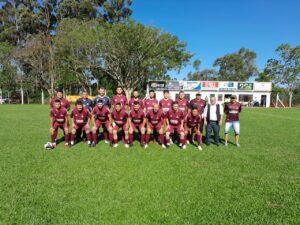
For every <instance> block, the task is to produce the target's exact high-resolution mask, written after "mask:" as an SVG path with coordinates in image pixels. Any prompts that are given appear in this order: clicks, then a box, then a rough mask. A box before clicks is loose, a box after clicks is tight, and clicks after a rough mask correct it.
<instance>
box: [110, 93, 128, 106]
mask: <svg viewBox="0 0 300 225" xmlns="http://www.w3.org/2000/svg"><path fill="white" fill-rule="evenodd" d="M117 103H120V104H121V106H122V108H123V109H125V106H126V105H128V101H127V98H126V96H125V95H115V96H114V97H113V98H112V101H111V104H112V106H113V107H115V106H116V104H117Z"/></svg>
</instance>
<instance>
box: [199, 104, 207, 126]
mask: <svg viewBox="0 0 300 225" xmlns="http://www.w3.org/2000/svg"><path fill="white" fill-rule="evenodd" d="M206 116H207V106H205V108H204V111H203V113H202V115H201V114H200V118H201V117H202V118H203V119H204V125H205V126H206V125H207V118H206Z"/></svg>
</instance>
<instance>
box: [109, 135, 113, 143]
mask: <svg viewBox="0 0 300 225" xmlns="http://www.w3.org/2000/svg"><path fill="white" fill-rule="evenodd" d="M109 141H110V143H112V142H113V134H109Z"/></svg>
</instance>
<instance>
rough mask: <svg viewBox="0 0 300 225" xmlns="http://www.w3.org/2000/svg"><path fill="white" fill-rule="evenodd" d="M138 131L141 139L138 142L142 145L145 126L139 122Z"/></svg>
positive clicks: (143, 143)
mask: <svg viewBox="0 0 300 225" xmlns="http://www.w3.org/2000/svg"><path fill="white" fill-rule="evenodd" d="M139 131H140V134H141V140H140V143H141V145H142V146H144V145H145V133H146V128H145V126H143V124H141V125H140V126H139Z"/></svg>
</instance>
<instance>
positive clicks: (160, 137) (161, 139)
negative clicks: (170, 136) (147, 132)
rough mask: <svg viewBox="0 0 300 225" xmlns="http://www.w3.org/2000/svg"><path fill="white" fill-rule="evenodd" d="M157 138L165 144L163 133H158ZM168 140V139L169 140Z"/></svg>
mask: <svg viewBox="0 0 300 225" xmlns="http://www.w3.org/2000/svg"><path fill="white" fill-rule="evenodd" d="M159 139H160V144H161V145H163V144H165V140H164V135H163V134H160V135H159ZM169 141H170V140H169Z"/></svg>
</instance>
